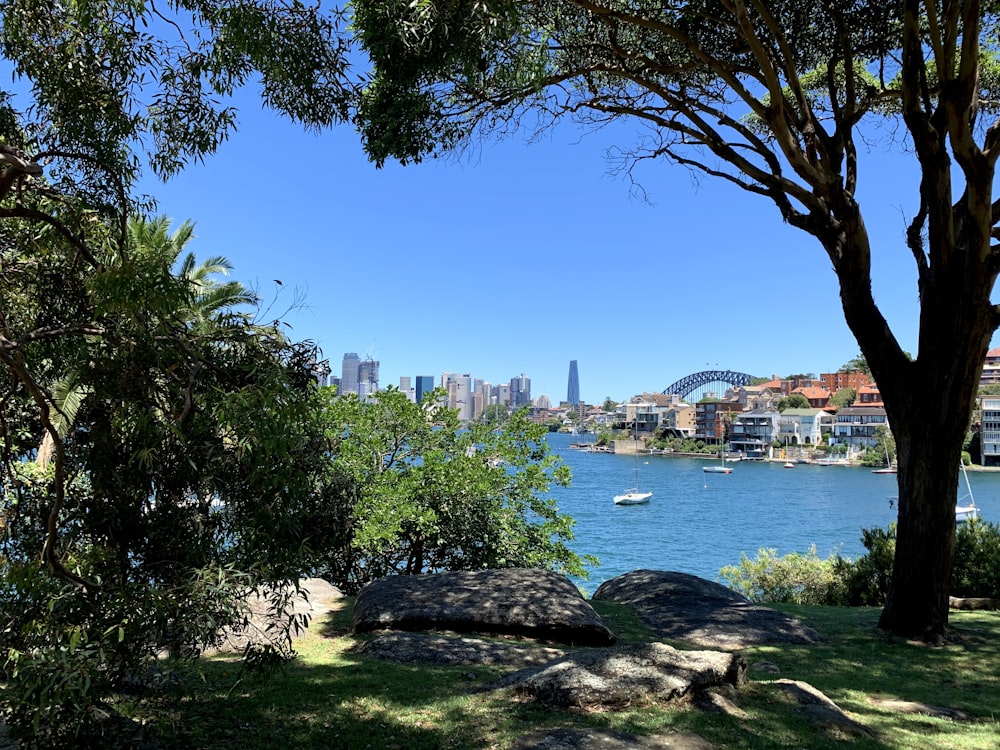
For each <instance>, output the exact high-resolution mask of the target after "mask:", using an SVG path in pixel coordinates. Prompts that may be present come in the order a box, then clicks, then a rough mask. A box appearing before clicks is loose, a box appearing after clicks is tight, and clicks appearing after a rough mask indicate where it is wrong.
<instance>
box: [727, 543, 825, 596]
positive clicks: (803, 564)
mask: <svg viewBox="0 0 1000 750" xmlns="http://www.w3.org/2000/svg"><path fill="white" fill-rule="evenodd" d="M839 559H840V558H839V556H836V555H833V556H831V557H828V558H827V559H825V560H821V559H820V558H819V557H818V556H817V554H816V547H815V545H813V546H812V547H810V548H809V551H808V552H806V554H804V555H803V554H799V553H798V552H793V553H791V554H788V555H785V556H784V557H778V553H777V551H776V550H774V549H761V550H759V551H758V552H757V557H756V558H754V559H752V560H751V559H750V558H749V557H747V556H746V554H743V555H741V556H740V564H739V565H738V566H734V565H727V566H726V567H724V568H723V569H722V570H721V571H719V574H720V575H721V576H722V578H723V580H724V581H726V583H727V585H728V586H729V587H730V588H731V589H733V590H734V591H738V592H739V593H741V594H743V595H744V596H745V597H747V598H748V599H749V600H750V601H753V602H768V603H788V604H842V603H843V602H844V591H843V583H842V581H841V580H840V579H839V578H838V577H837V575H836V574H835V570H836V563H837V561H838V560H839Z"/></svg>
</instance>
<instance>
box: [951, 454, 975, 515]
mask: <svg viewBox="0 0 1000 750" xmlns="http://www.w3.org/2000/svg"><path fill="white" fill-rule="evenodd" d="M962 478H963V479H964V480H965V492H966V494H964V495H962V497H960V498H958V502H957V503H955V523H965V522H966V521H971V520H972V519H973V518H979V508H977V507H976V498H974V497H973V496H972V485H971V484H969V475H968V474H967V473H966V472H965V464H964V463H963V464H962Z"/></svg>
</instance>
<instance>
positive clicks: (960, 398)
mask: <svg viewBox="0 0 1000 750" xmlns="http://www.w3.org/2000/svg"><path fill="white" fill-rule="evenodd" d="M836 208H837V211H836V214H837V216H838V218H839V219H840V221H839V223H837V224H836V225H834V226H831V228H830V232H829V233H828V234H827V235H826V236H825V237H824V238H822V239H825V240H826V241H825V243H824V244H825V245H826V247H827V252H828V253H829V255H830V257H831V259H833V260H834V262H835V269H836V271H837V275H838V277H839V279H840V291H841V302H842V304H843V309H844V315H845V319H846V321H847V324H848V326H849V327H850V329H851V331H852V332H853V333H854V335H855V337H856V338H857V340H858V344H859V345H860V347H861V351H862V353H863V354H864V356H865V358H866V360H867V362H868V364H869V366H870V368H871V371H872V375H873V376H874V377H875V381H876V382H877V383H878V386H879V390H880V392H881V394H882V398H883V401H884V403H885V407H886V413H887V414H888V420H889V427H890V429H891V430H892V433H893V436H894V437H895V439H896V446H897V450H898V455H899V474H898V475H897V479H898V484H899V505H898V508H899V515H898V526H897V535H896V556H895V560H894V563H893V576H892V583H891V584H890V588H889V596H888V600H887V602H886V605H885V609H884V610H883V612H882V616H881V618H880V620H879V627H880V628H882V629H884V630H886V631H887V632H890V633H893V634H896V635H900V636H904V637H908V638H918V639H921V640H926V641H931V642H939V641H941V640H942V639H943V638H944V637H945V633H946V630H947V625H948V594H949V591H948V587H949V581H950V579H951V569H952V563H953V558H954V550H955V503H956V499H957V496H958V474H959V461H960V460H961V451H962V443H963V440H964V437H965V434H966V432H967V430H968V428H969V422H970V418H971V416H972V410H973V406H974V404H975V399H976V394H977V392H978V386H979V376H980V374H981V372H982V368H983V362H984V360H985V357H986V352H987V350H988V348H989V344H990V339H991V337H992V333H993V330H994V327H995V326H994V315H993V306H992V304H991V302H990V295H991V292H992V289H993V284H994V281H995V278H996V272H995V270H994V269H992V267H991V266H990V263H989V262H988V261H987V257H988V252H987V251H984V250H983V248H984V245H987V243H988V239H987V238H988V229H987V230H986V231H984V229H983V228H984V227H986V228H988V227H989V223H990V222H989V216H990V208H989V203H988V202H987V201H986V200H983V199H980V201H979V203H978V206H976V208H977V209H978V216H976V215H974V213H973V212H971V211H969V210H968V209H969V203H964V204H963V203H962V202H960V204H959V206H958V208H959V210H958V211H957V214H958V215H959V216H960V217H961V219H962V220H959V221H957V222H955V224H953V225H952V226H953V227H954V228H955V229H956V230H957V231H956V232H955V233H954V235H951V234H948V235H947V236H946V237H945V238H943V239H940V240H937V239H935V238H934V237H932V238H931V242H930V244H931V247H930V249H929V252H928V257H929V259H930V263H926V264H925V265H923V267H922V268H921V269H920V281H919V286H920V303H921V304H920V331H919V342H918V344H919V349H918V356H917V359H916V360H915V361H910V359H909V358H908V356H907V355H906V353H905V352H903V350H902V349H901V348H900V346H899V343H898V342H897V341H896V338H895V336H893V334H892V331H891V330H890V329H889V325H888V323H887V321H886V320H885V318H884V317H883V316H882V314H881V313H880V312H879V310H878V307H877V305H876V304H875V300H874V298H873V296H872V293H871V286H870V282H869V283H864V280H867V279H870V278H871V275H870V273H871V268H870V257H871V254H870V249H869V246H868V239H867V233H866V231H865V228H864V223H863V221H862V220H861V217H860V213H859V211H858V210H857V206H856V204H854V203H853V199H852V197H850V196H843V197H841V200H840V202H839V203H838V204H837V206H836ZM951 211H952V209H951V207H950V206H946V207H945V210H943V211H942V212H941V213H942V217H941V219H940V221H942V222H943V221H944V220H945V218H947V220H948V221H949V223H950V222H951V221H952V217H953V216H955V214H953V213H952V212H951ZM935 242H936V244H935Z"/></svg>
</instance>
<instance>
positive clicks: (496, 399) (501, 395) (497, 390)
mask: <svg viewBox="0 0 1000 750" xmlns="http://www.w3.org/2000/svg"><path fill="white" fill-rule="evenodd" d="M491 391H492V396H493V400H492V402H491V403H494V404H503V405H504V406H510V383H500V384H499V385H495V386H493V388H492V389H491Z"/></svg>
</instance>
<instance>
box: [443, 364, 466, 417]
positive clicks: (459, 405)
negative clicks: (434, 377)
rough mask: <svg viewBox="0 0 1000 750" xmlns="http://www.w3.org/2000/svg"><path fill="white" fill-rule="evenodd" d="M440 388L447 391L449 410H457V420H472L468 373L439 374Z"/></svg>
mask: <svg viewBox="0 0 1000 750" xmlns="http://www.w3.org/2000/svg"><path fill="white" fill-rule="evenodd" d="M441 387H442V388H444V389H445V391H447V393H448V396H447V399H448V400H447V404H448V408H449V409H457V410H458V418H459V419H460V420H461V421H463V422H468V421H470V420H471V419H472V416H473V413H472V409H473V403H472V376H471V375H469V374H468V373H463V374H459V373H457V372H443V373H441Z"/></svg>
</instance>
